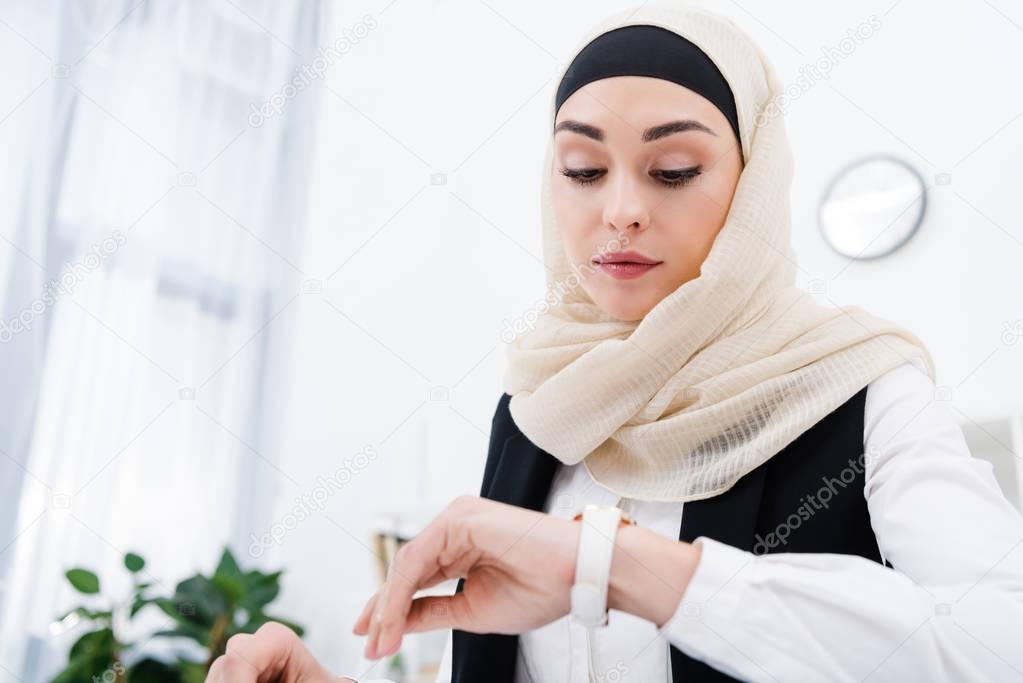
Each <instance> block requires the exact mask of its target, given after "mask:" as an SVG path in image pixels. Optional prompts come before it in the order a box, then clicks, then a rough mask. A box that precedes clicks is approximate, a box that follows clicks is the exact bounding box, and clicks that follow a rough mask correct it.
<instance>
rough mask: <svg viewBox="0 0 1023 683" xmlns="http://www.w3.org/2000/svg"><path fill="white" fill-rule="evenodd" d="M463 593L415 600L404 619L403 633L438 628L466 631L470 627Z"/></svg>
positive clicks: (430, 596)
mask: <svg viewBox="0 0 1023 683" xmlns="http://www.w3.org/2000/svg"><path fill="white" fill-rule="evenodd" d="M467 605H468V603H467V602H466V597H465V593H455V594H454V595H429V596H426V597H422V598H416V599H415V600H413V601H412V607H411V608H410V609H409V611H408V616H407V617H406V619H405V633H419V632H420V631H433V630H436V629H440V628H445V629H447V628H457V629H462V630H467V627H469V626H470V624H469V619H468V618H467V616H468V610H467ZM469 630H471V629H469Z"/></svg>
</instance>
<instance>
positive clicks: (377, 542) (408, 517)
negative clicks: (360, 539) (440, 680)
mask: <svg viewBox="0 0 1023 683" xmlns="http://www.w3.org/2000/svg"><path fill="white" fill-rule="evenodd" d="M446 504H447V501H438V502H434V503H424V504H414V505H412V504H410V505H400V506H389V507H386V508H383V509H381V510H378V511H376V512H377V514H376V522H375V524H374V531H373V538H372V542H373V549H374V551H375V554H376V557H377V571H378V578H379V580H380V583H381V584H382V583H383V581H384V579H385V578H386V577H387V570H388V568H389V567H390V566H391V562H392V560H393V559H394V555H395V553H397V552H398V549H399V548H400V547H401V546H402V545H404V544H405V543H407V542H408V541H409V540H411V539H412V538H414V537H415V536H416V534H418V533H419V531H420V530H422V528H423V527H425V526H426V525H427V524H428V523H429V522H430V520H432V519H433V518H434V517H436V516H437V514H438V513H440V511H441V510H443V509H444V506H445V505H446ZM457 586H458V582H457V581H454V580H452V581H445V582H443V583H440V584H438V585H436V586H433V587H432V588H428V589H425V590H422V591H419V593H417V597H420V596H424V595H452V594H454V592H455V588H456V587H457ZM448 633H449V632H448V631H446V630H445V631H434V632H432V633H416V634H410V635H408V636H406V637H405V639H404V640H403V642H402V645H401V650H399V652H398V654H397V655H396V657H397V658H398V659H397V661H396V662H395V665H396V667H395V668H397V669H400V670H401V672H402V673H401V674H400V675H399V674H398V673H397V671H395V672H394V673H392V674H390V675H393V676H397V677H396V678H395V681H397V683H433V682H434V680H436V677H437V671H438V669H439V667H440V661H441V657H442V656H443V654H444V646H445V644H446V642H447V638H448Z"/></svg>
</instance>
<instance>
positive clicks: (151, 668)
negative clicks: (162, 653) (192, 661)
mask: <svg viewBox="0 0 1023 683" xmlns="http://www.w3.org/2000/svg"><path fill="white" fill-rule="evenodd" d="M181 680H182V679H181V672H180V671H178V668H177V667H176V666H175V665H173V664H168V663H166V662H161V661H160V660H159V659H153V658H152V657H146V658H145V659H143V660H141V661H139V662H137V663H136V664H135V665H134V666H133V667H131V669H129V670H128V683H181Z"/></svg>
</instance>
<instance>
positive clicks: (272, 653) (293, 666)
mask: <svg viewBox="0 0 1023 683" xmlns="http://www.w3.org/2000/svg"><path fill="white" fill-rule="evenodd" d="M278 679H280V680H289V681H303V682H308V683H321V682H322V683H326V681H328V680H331V677H330V676H329V675H328V674H327V673H326V671H324V669H323V668H322V667H321V666H320V665H319V664H318V663H317V662H316V660H315V659H313V656H312V655H311V654H310V653H309V651H308V650H307V649H306V648H305V645H303V644H302V641H301V640H299V637H298V635H296V634H295V632H294V631H292V630H291V629H290V628H288V627H287V626H284V625H283V624H278V623H277V622H268V623H266V624H263V625H262V626H260V627H259V630H257V631H256V632H255V633H253V634H248V633H240V634H238V635H235V636H231V638H230V639H228V641H227V650H226V652H225V653H224V654H223V655H222V656H220V657H218V658H217V660H216V661H215V662H213V666H211V667H210V670H209V673H208V674H207V677H206V681H207V683H256V682H257V681H266V680H278Z"/></svg>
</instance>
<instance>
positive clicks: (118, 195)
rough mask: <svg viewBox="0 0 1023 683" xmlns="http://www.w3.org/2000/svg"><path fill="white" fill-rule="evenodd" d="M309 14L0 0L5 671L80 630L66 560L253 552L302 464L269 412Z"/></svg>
mask: <svg viewBox="0 0 1023 683" xmlns="http://www.w3.org/2000/svg"><path fill="white" fill-rule="evenodd" d="M320 12H321V9H320V7H319V3H318V2H317V0H293V1H291V2H287V3H273V2H269V1H263V2H260V1H257V0H251V1H245V0H194V1H192V2H179V1H172V0H143V1H141V2H140V1H139V0H111V1H108V2H103V1H101V0H94V1H92V2H86V1H84V0H82V1H80V2H79V1H77V0H76V2H74V3H57V2H54V1H50V2H35V1H33V2H27V1H23V2H16V3H11V4H8V5H7V6H6V7H5V8H4V9H3V10H2V11H0V19H2V20H3V26H0V31H6V32H7V34H6V35H5V36H4V47H3V49H2V51H0V55H2V56H4V57H18V58H21V59H23V60H25V61H24V62H20V63H27V64H28V65H29V66H27V67H26V68H25V70H24V73H19V74H17V77H16V78H12V79H11V81H12V84H13V85H12V84H9V87H8V88H5V90H9V91H11V92H14V93H18V96H8V95H4V98H5V99H4V101H3V102H4V109H3V110H2V111H0V117H3V116H4V113H7V112H10V113H9V114H8V116H7V118H5V119H4V120H3V121H0V140H3V141H4V142H5V143H10V145H11V146H10V150H11V154H10V156H9V157H8V159H5V161H4V164H5V169H4V170H3V172H2V173H3V175H2V176H0V180H5V181H9V182H8V183H7V184H6V187H7V188H9V189H12V192H11V193H10V194H9V195H7V197H5V201H4V202H3V204H4V206H3V207H2V208H0V219H2V221H3V223H2V225H0V233H2V234H0V238H2V241H0V287H2V290H0V291H2V294H0V311H2V313H3V319H2V323H3V325H4V326H3V327H0V341H2V342H3V343H2V344H0V371H2V372H3V376H4V378H5V384H6V385H7V386H6V387H5V388H6V389H7V391H5V392H3V393H4V396H3V398H2V404H0V409H2V410H0V413H2V416H0V481H2V484H0V486H2V490H0V493H2V494H3V496H4V500H3V502H0V579H2V582H0V671H5V670H6V672H7V673H8V674H12V675H14V676H16V677H17V679H19V680H21V681H24V682H25V683H30V682H34V681H41V680H45V679H47V678H48V677H50V676H51V675H52V674H53V673H54V672H55V671H57V670H59V669H60V668H61V663H62V658H63V656H64V653H65V652H66V648H67V647H68V645H69V643H70V642H73V640H74V639H75V638H77V637H78V636H79V635H80V634H81V630H80V629H81V627H78V628H70V629H69V630H67V631H62V630H61V629H55V628H54V627H53V624H52V621H53V617H54V616H55V615H57V614H58V613H59V612H60V611H61V610H63V609H67V608H69V607H71V606H74V605H75V604H76V602H77V600H78V598H76V597H75V595H74V594H72V592H71V591H70V589H69V588H68V587H67V586H66V582H65V580H64V578H63V573H64V571H65V570H66V569H68V568H70V567H72V566H79V565H80V566H85V567H88V568H90V569H93V570H95V571H97V573H99V574H100V578H101V581H102V582H103V584H104V593H107V594H111V595H115V596H118V594H119V592H120V591H123V590H125V589H126V588H127V585H128V582H127V579H126V574H125V572H124V571H123V568H122V566H121V558H122V556H123V553H124V552H126V551H129V550H131V551H135V552H138V553H140V554H142V555H143V556H144V557H145V558H146V559H147V561H148V563H149V567H148V570H149V573H150V576H149V577H147V578H149V579H151V580H153V581H155V582H157V583H158V587H159V589H160V590H161V591H163V592H166V593H169V592H171V591H172V590H173V586H174V583H175V582H176V581H177V580H179V579H181V578H184V577H185V576H187V575H189V574H190V573H192V572H194V571H197V570H202V571H209V570H211V569H212V566H213V565H214V564H215V562H216V560H217V558H218V556H219V551H220V549H221V548H222V547H223V545H224V544H225V543H229V544H232V545H233V546H234V547H235V548H236V550H237V553H236V554H237V555H238V556H239V557H243V556H244V555H245V552H244V548H245V547H246V546H247V543H248V541H247V530H248V529H250V528H253V527H254V526H255V527H259V526H260V520H261V519H263V518H265V517H266V516H267V515H268V514H269V513H268V512H265V511H266V510H267V508H268V506H266V505H264V504H263V501H267V500H269V499H270V498H271V497H272V496H274V495H275V494H277V495H279V494H280V493H281V492H282V491H285V492H286V491H290V489H291V488H292V487H294V486H296V485H297V482H295V481H294V480H293V479H292V478H291V477H290V475H288V473H286V472H284V471H283V470H281V468H280V467H279V466H278V465H277V464H276V461H277V460H278V456H279V453H278V452H277V444H278V433H277V431H276V430H275V416H276V415H279V414H280V410H281V407H282V405H283V402H284V401H285V400H286V396H284V395H282V392H281V390H280V387H281V386H284V383H283V382H281V381H280V379H281V378H282V376H283V375H284V374H285V373H286V372H287V359H288V342H289V338H290V335H289V321H290V316H291V315H292V313H293V312H294V310H295V309H296V308H297V304H295V298H296V297H297V296H300V293H301V291H302V289H303V283H304V281H305V279H306V276H305V274H304V273H302V272H301V270H300V268H299V266H298V265H296V261H297V254H299V253H300V240H301V226H302V223H303V209H304V204H305V195H306V192H305V186H306V169H307V166H308V163H307V160H308V154H309V151H310V142H311V140H312V136H313V131H314V124H315V120H314V118H315V117H314V112H315V111H316V109H317V107H316V103H315V98H316V97H318V89H317V88H315V87H308V88H297V87H295V83H296V81H295V78H296V74H297V73H299V70H300V69H302V68H303V67H305V66H306V65H308V64H310V63H311V61H312V60H313V59H314V58H315V56H316V48H317V40H318V26H319V23H320ZM5 61H6V63H7V66H6V67H5V71H6V70H8V69H11V68H13V64H14V62H12V61H11V60H9V59H8V60H5ZM5 78H6V77H5ZM307 80H308V79H307ZM36 83H39V84H40V85H39V87H38V88H37V89H36V90H35V91H32V92H31V94H29V96H28V97H24V95H25V94H27V93H29V91H30V90H31V88H32V87H33V86H35V84H36ZM267 102H272V103H273V105H272V107H268V106H263V105H264V103H267ZM7 149H8V147H6V146H5V150H7ZM5 194H7V193H5ZM266 521H267V523H268V521H269V520H268V519H267V520H266ZM263 526H265V524H264V525H263ZM153 618H157V617H155V615H154V617H153Z"/></svg>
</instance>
